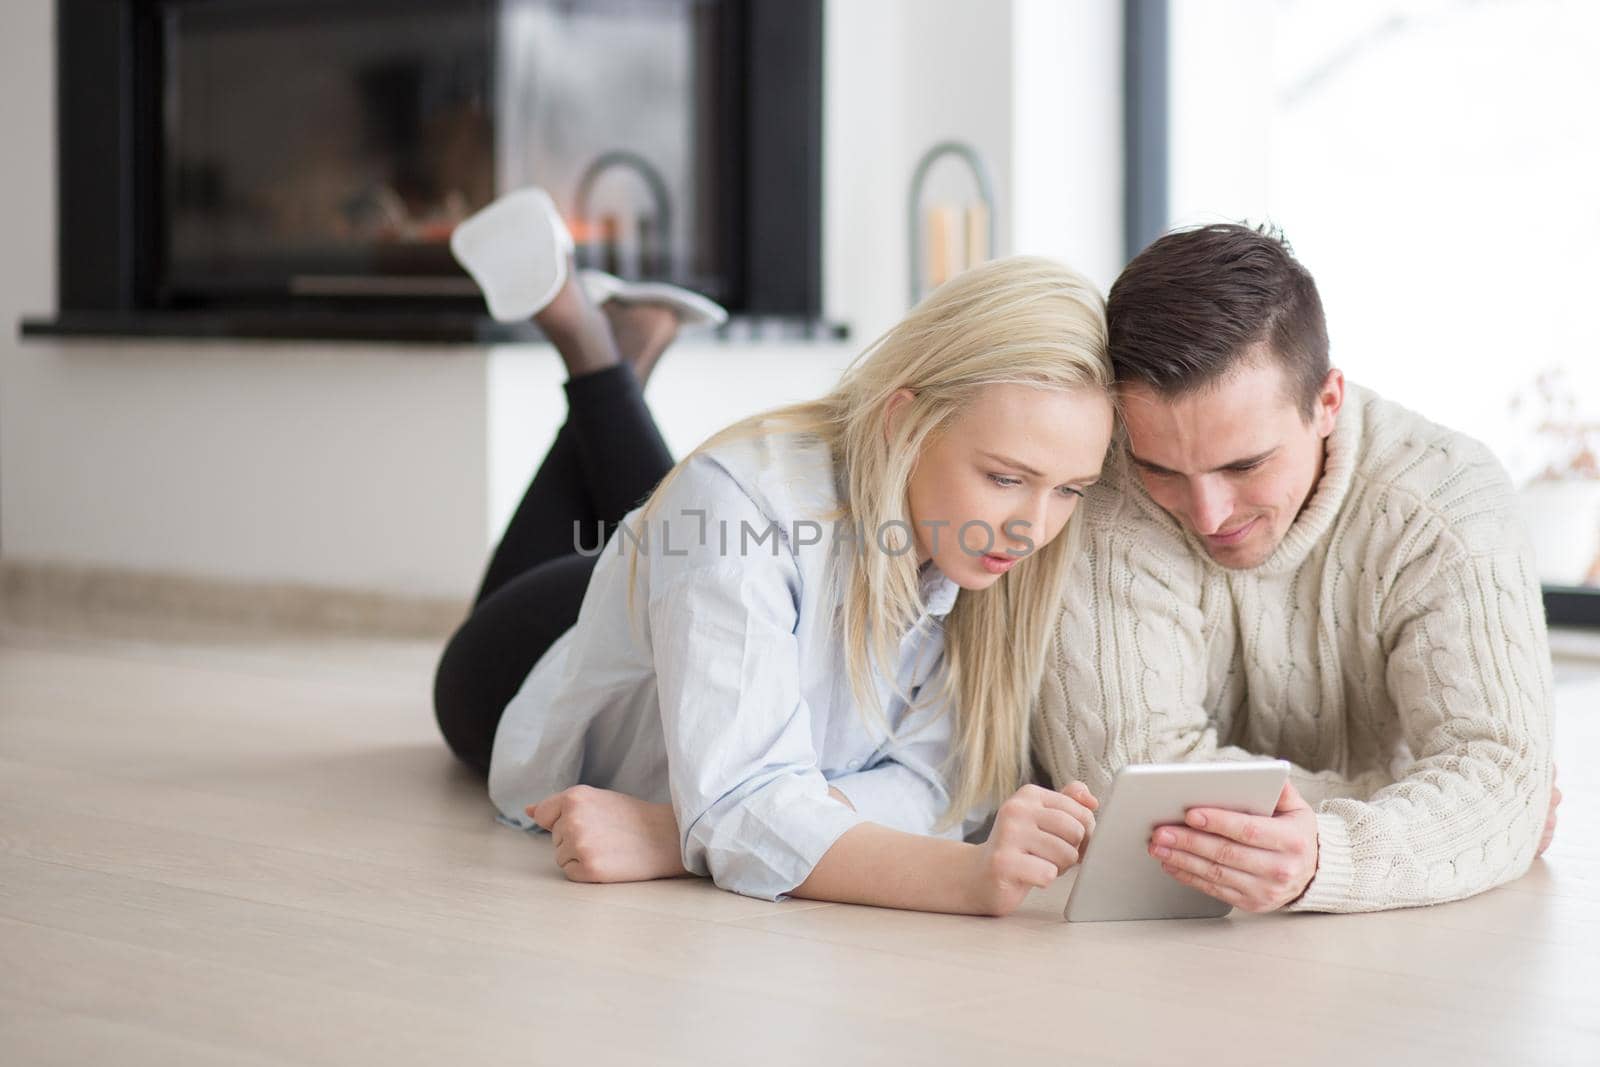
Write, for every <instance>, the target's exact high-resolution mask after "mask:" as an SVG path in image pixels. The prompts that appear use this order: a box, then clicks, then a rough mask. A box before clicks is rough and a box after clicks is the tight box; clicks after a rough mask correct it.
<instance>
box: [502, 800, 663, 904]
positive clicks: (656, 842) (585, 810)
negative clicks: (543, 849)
mask: <svg viewBox="0 0 1600 1067" xmlns="http://www.w3.org/2000/svg"><path fill="white" fill-rule="evenodd" d="M526 810H527V813H528V816H529V817H530V818H531V819H533V821H534V822H536V823H538V824H539V825H540V826H542V827H544V828H545V829H546V830H549V831H550V834H551V836H552V837H554V838H555V843H556V864H557V865H558V866H559V867H560V868H561V871H562V873H563V874H565V875H566V876H567V878H568V879H570V880H571V881H574V882H644V881H648V880H650V879H652V878H676V877H678V876H679V875H685V874H688V873H689V872H688V871H687V870H685V869H684V866H683V857H682V852H681V851H680V849H681V845H680V844H679V841H678V820H677V817H676V816H675V815H673V813H672V806H671V805H670V804H651V803H649V802H647V801H644V800H640V799H639V798H638V797H632V796H629V795H628V794H626V793H618V792H615V791H614V790H610V789H596V788H594V787H593V786H587V785H575V786H573V787H572V788H571V789H564V790H562V791H561V792H559V793H556V794H554V795H552V796H548V797H545V798H544V799H543V800H541V801H539V803H537V804H530V805H528V807H527V809H526Z"/></svg>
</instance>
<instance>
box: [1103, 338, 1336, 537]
mask: <svg viewBox="0 0 1600 1067" xmlns="http://www.w3.org/2000/svg"><path fill="white" fill-rule="evenodd" d="M1118 393H1119V395H1120V397H1121V401H1122V408H1123V418H1124V421H1125V423H1126V425H1127V429H1128V446H1129V451H1130V452H1131V453H1132V457H1131V458H1132V461H1133V465H1134V469H1135V470H1137V471H1138V472H1139V478H1140V481H1142V482H1143V483H1144V487H1145V491H1146V492H1148V493H1149V494H1150V497H1151V499H1153V500H1154V501H1155V502H1156V503H1157V504H1160V505H1161V506H1162V507H1163V508H1165V509H1166V510H1167V511H1168V512H1169V513H1170V514H1171V515H1172V517H1173V518H1175V519H1177V520H1178V521H1179V522H1180V523H1182V524H1183V525H1184V527H1185V528H1187V529H1188V530H1189V531H1190V532H1191V533H1193V534H1194V535H1195V537H1197V538H1198V539H1199V540H1200V543H1201V544H1203V545H1204V546H1205V549H1206V552H1207V553H1209V554H1210V556H1211V558H1212V559H1214V560H1216V561H1217V562H1218V563H1220V564H1221V565H1222V566H1224V567H1231V568H1235V569H1243V568H1248V567H1255V566H1258V565H1259V564H1261V563H1264V562H1265V561H1266V559H1267V557H1268V556H1270V555H1272V552H1273V550H1274V549H1275V548H1277V547H1278V543H1279V542H1281V541H1282V540H1283V537H1284V535H1285V534H1286V533H1288V531H1289V527H1290V526H1291V525H1292V524H1293V523H1294V520H1295V517H1296V516H1297V515H1299V514H1300V509H1301V508H1302V507H1303V506H1304V505H1305V502H1306V500H1307V499H1308V498H1309V497H1310V495H1311V490H1312V489H1313V488H1314V487H1315V486H1316V484H1317V479H1318V478H1319V477H1320V476H1321V474H1322V456H1323V442H1324V441H1325V440H1326V438H1327V436H1328V435H1329V434H1330V433H1332V432H1333V426H1334V421H1335V419H1336V418H1337V416H1338V414H1339V407H1340V405H1341V404H1342V403H1343V402H1344V376H1343V375H1342V374H1341V373H1340V372H1339V371H1337V370H1333V371H1329V372H1328V377H1327V379H1326V380H1324V382H1323V384H1322V391H1321V392H1320V393H1319V394H1318V397H1317V402H1316V407H1315V409H1314V411H1313V413H1312V416H1311V419H1310V421H1307V420H1306V418H1305V416H1304V415H1303V414H1302V412H1301V409H1300V405H1299V403H1298V402H1297V400H1296V399H1295V398H1294V397H1292V396H1291V395H1290V393H1289V390H1288V387H1287V383H1286V382H1285V381H1284V374H1283V371H1282V369H1281V367H1280V364H1279V362H1278V361H1277V360H1276V359H1273V358H1270V357H1268V358H1254V359H1249V360H1247V361H1246V362H1245V363H1244V364H1243V365H1241V366H1240V367H1238V368H1237V369H1235V370H1234V371H1233V372H1231V373H1230V374H1229V375H1228V376H1227V377H1226V378H1224V379H1223V380H1222V381H1220V382H1218V383H1217V384H1215V385H1213V386H1209V387H1207V388H1204V389H1201V390H1199V391H1197V392H1195V393H1192V394H1189V395H1187V396H1183V397H1179V398H1177V399H1168V398H1165V397H1163V396H1161V395H1160V394H1159V393H1157V392H1156V391H1155V390H1153V389H1151V388H1150V387H1148V386H1144V385H1137V384H1128V385H1123V386H1121V387H1119V389H1118Z"/></svg>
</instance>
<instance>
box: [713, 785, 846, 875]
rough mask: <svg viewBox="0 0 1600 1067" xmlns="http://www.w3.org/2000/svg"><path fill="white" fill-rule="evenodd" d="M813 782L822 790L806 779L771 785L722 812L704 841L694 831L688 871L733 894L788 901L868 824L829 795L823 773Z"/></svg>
mask: <svg viewBox="0 0 1600 1067" xmlns="http://www.w3.org/2000/svg"><path fill="white" fill-rule="evenodd" d="M813 780H814V782H815V783H816V785H818V786H820V787H821V788H820V789H816V788H815V787H814V786H813V785H812V782H808V781H805V780H803V779H794V780H792V781H791V782H784V783H772V784H769V785H768V786H767V787H765V788H763V789H761V790H760V791H759V792H757V793H755V794H754V795H752V796H750V797H747V798H746V799H744V800H743V801H742V802H741V803H739V804H738V806H737V807H735V808H733V809H732V810H729V811H725V812H722V813H720V815H719V817H717V818H716V819H715V820H714V822H712V825H711V826H710V828H709V831H710V832H709V833H708V834H707V835H706V836H705V837H704V838H703V839H702V840H700V841H697V840H696V838H699V837H700V834H699V833H698V832H696V831H691V833H690V835H689V841H688V843H687V844H688V847H687V848H686V849H685V855H684V866H685V867H687V868H688V869H689V870H690V871H692V872H693V873H695V874H706V875H710V877H711V879H712V880H713V881H714V882H716V884H717V885H718V886H720V887H721V888H723V889H727V890H730V891H732V892H735V893H742V894H743V895H745V896H750V897H757V898H759V899H761V900H782V899H784V897H785V896H786V895H787V894H788V893H789V891H790V890H791V889H793V888H794V887H795V886H797V885H799V884H800V883H801V882H804V881H805V880H806V879H807V878H809V877H810V876H811V871H812V869H813V868H815V867H816V865H817V863H818V862H819V861H821V859H822V857H823V854H824V853H826V852H827V851H828V849H830V848H832V847H833V843H834V842H835V841H837V840H838V839H839V838H840V837H841V836H843V834H844V833H845V831H847V830H849V829H851V828H853V827H855V826H857V825H859V824H860V823H863V822H866V821H867V820H866V818H865V817H864V816H863V815H861V814H860V813H859V812H854V811H851V810H850V809H849V808H847V807H845V806H844V805H843V804H841V803H839V802H838V801H837V800H835V799H833V798H832V797H830V796H828V793H827V786H826V784H824V783H823V781H822V776H821V775H820V774H817V775H815V778H814V779H813ZM708 821H711V820H709V819H702V820H701V823H702V824H705V823H706V822H708Z"/></svg>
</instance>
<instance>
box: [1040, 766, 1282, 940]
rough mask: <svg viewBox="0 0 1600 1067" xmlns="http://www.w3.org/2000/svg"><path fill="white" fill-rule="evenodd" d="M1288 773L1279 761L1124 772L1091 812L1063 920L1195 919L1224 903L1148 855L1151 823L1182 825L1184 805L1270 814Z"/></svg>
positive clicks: (1218, 911) (1221, 909)
mask: <svg viewBox="0 0 1600 1067" xmlns="http://www.w3.org/2000/svg"><path fill="white" fill-rule="evenodd" d="M1288 775H1289V764H1288V763H1286V762H1284V761H1283V760H1252V761H1249V762H1243V763H1239V762H1233V763H1146V764H1140V765H1136V766H1130V767H1124V768H1122V770H1121V771H1119V772H1118V773H1117V777H1116V780H1115V781H1113V782H1112V783H1111V794H1110V795H1109V796H1108V797H1106V799H1105V802H1104V803H1103V804H1101V805H1100V810H1099V811H1098V812H1096V813H1095V830H1094V835H1093V836H1092V837H1091V838H1090V839H1089V844H1088V846H1087V848H1086V849H1085V850H1084V855H1083V862H1082V863H1081V864H1080V865H1079V868H1078V880H1077V882H1076V883H1075V884H1074V885H1073V887H1072V895H1071V896H1070V897H1068V898H1067V910H1066V918H1067V920H1068V921H1069V922H1102V921H1105V920H1108V919H1202V918H1215V917H1216V916H1219V915H1226V914H1227V913H1228V912H1229V911H1230V910H1231V908H1230V905H1228V904H1227V903H1226V902H1224V901H1221V900H1218V899H1217V898H1216V897H1212V896H1208V895H1206V894H1205V893H1202V892H1200V891H1199V890H1198V889H1190V888H1189V887H1188V886H1186V885H1184V884H1183V883H1182V882H1179V881H1178V880H1177V879H1175V878H1173V877H1172V876H1171V875H1169V874H1167V873H1166V872H1165V871H1163V870H1162V869H1161V862H1160V861H1159V860H1157V859H1155V858H1154V857H1153V856H1151V855H1150V853H1149V850H1148V849H1149V844H1150V835H1151V834H1152V833H1153V832H1154V831H1155V828H1156V827H1158V826H1172V825H1182V823H1183V818H1184V814H1185V813H1186V812H1187V811H1188V810H1189V809H1190V808H1226V809H1228V810H1229V811H1242V812H1246V813H1248V814H1251V815H1271V814H1272V812H1273V810H1274V809H1275V808H1276V807H1277V805H1278V794H1279V793H1281V792H1282V791H1283V783H1284V780H1285V779H1286V778H1287V777H1288Z"/></svg>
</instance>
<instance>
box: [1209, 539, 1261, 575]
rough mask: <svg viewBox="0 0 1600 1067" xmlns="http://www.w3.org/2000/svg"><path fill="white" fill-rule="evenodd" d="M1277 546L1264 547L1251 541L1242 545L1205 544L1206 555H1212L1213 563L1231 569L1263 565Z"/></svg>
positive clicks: (1242, 569) (1241, 569) (1245, 569)
mask: <svg viewBox="0 0 1600 1067" xmlns="http://www.w3.org/2000/svg"><path fill="white" fill-rule="evenodd" d="M1254 540H1255V539H1254V538H1252V539H1251V541H1254ZM1276 547H1277V546H1276V545H1267V546H1265V547H1263V546H1261V545H1257V544H1252V543H1249V542H1246V543H1245V544H1241V545H1222V546H1217V545H1210V544H1208V545H1206V546H1205V548H1206V555H1208V556H1210V557H1211V561H1212V562H1213V563H1215V564H1217V565H1218V566H1220V567H1226V568H1228V569H1229V570H1231V571H1247V570H1250V569H1252V568H1254V567H1259V566H1261V565H1262V564H1263V563H1265V562H1266V561H1267V558H1268V557H1269V556H1271V555H1272V550H1273V549H1274V548H1276Z"/></svg>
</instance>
